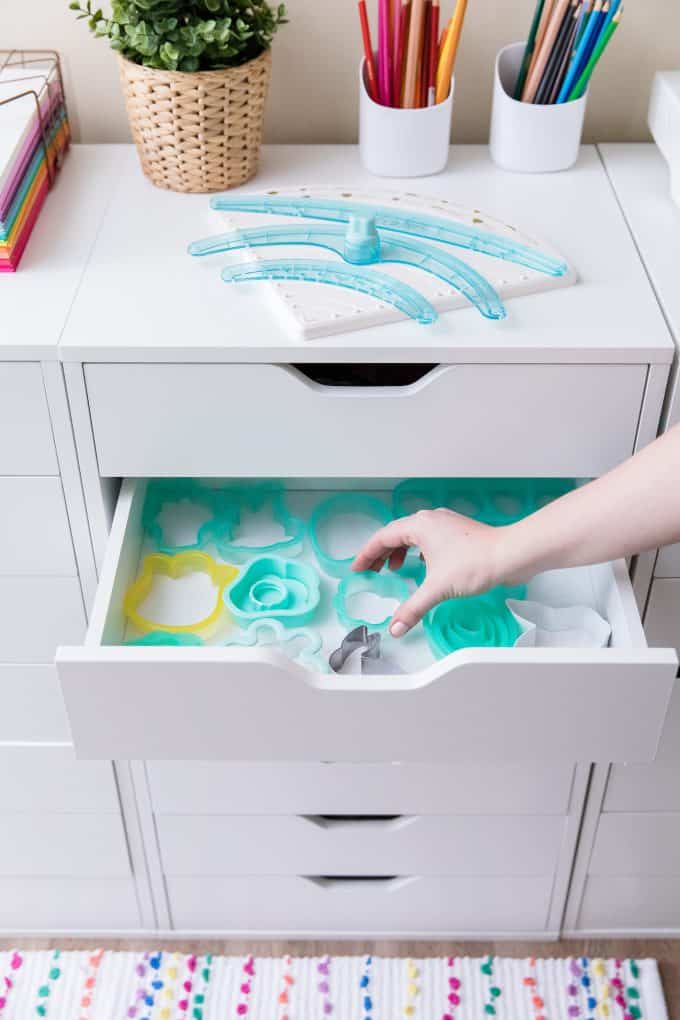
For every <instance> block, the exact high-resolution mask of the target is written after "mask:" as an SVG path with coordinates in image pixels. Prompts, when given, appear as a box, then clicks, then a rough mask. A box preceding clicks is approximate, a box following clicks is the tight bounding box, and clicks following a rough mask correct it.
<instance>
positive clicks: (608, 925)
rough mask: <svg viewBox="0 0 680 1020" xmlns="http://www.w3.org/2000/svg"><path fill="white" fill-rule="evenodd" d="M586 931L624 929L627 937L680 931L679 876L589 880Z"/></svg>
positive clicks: (584, 907)
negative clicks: (657, 931)
mask: <svg viewBox="0 0 680 1020" xmlns="http://www.w3.org/2000/svg"><path fill="white" fill-rule="evenodd" d="M578 927H579V928H581V929H583V930H585V931H612V930H617V929H620V930H621V931H622V933H623V934H624V935H628V934H629V933H630V932H631V931H633V932H634V931H639V930H644V929H652V930H655V929H671V930H675V931H678V930H680V881H678V878H677V876H673V877H672V878H669V877H653V876H649V875H633V876H628V875H626V876H622V875H615V876H611V875H608V876H605V875H597V876H595V877H592V878H589V879H588V882H587V883H586V889H585V894H584V897H583V903H582V905H581V911H580V913H579V923H578Z"/></svg>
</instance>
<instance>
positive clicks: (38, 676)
mask: <svg viewBox="0 0 680 1020" xmlns="http://www.w3.org/2000/svg"><path fill="white" fill-rule="evenodd" d="M0 706H2V708H1V710H0V744H5V743H18V744H20V743H35V744H41V743H50V742H59V743H61V742H64V743H68V742H69V741H70V740H71V732H70V730H69V726H68V718H67V716H66V709H65V708H64V699H63V698H62V696H61V687H60V686H59V677H58V676H57V671H56V669H55V668H54V666H26V665H20V664H17V665H13V666H2V665H0Z"/></svg>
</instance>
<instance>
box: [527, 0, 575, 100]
mask: <svg viewBox="0 0 680 1020" xmlns="http://www.w3.org/2000/svg"><path fill="white" fill-rule="evenodd" d="M568 6H569V0H557V2H556V4H555V7H554V9H553V12H552V14H551V17H550V22H549V24H548V27H547V28H546V30H545V36H544V38H543V42H542V44H541V49H540V51H539V53H538V55H537V57H536V63H535V64H534V67H533V70H532V71H531V72H530V73H529V75H528V77H527V80H526V84H525V86H524V91H523V93H522V99H523V100H524V102H525V103H533V101H534V96H535V95H536V90H537V89H538V86H539V84H540V82H541V79H542V77H543V72H544V71H545V67H546V64H547V63H548V58H549V57H550V53H551V51H552V48H553V46H554V44H555V40H556V38H557V34H558V32H559V30H560V26H561V25H562V22H563V21H564V15H565V13H566V10H567V7H568Z"/></svg>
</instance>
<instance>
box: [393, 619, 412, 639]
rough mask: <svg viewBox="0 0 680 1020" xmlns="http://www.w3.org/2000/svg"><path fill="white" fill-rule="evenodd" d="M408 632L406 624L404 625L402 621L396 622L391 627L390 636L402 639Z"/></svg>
mask: <svg viewBox="0 0 680 1020" xmlns="http://www.w3.org/2000/svg"><path fill="white" fill-rule="evenodd" d="M407 630H408V627H407V626H406V624H405V623H402V622H401V620H395V621H394V623H393V624H392V626H391V627H390V634H391V635H392V637H402V635H403V634H405V633H406V631H407Z"/></svg>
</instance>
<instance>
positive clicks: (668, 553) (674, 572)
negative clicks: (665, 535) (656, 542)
mask: <svg viewBox="0 0 680 1020" xmlns="http://www.w3.org/2000/svg"><path fill="white" fill-rule="evenodd" d="M654 576H655V577H680V542H675V543H674V544H673V545H667V546H665V547H664V548H663V549H659V555H658V556H657V558H656V564H655V565H654Z"/></svg>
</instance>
